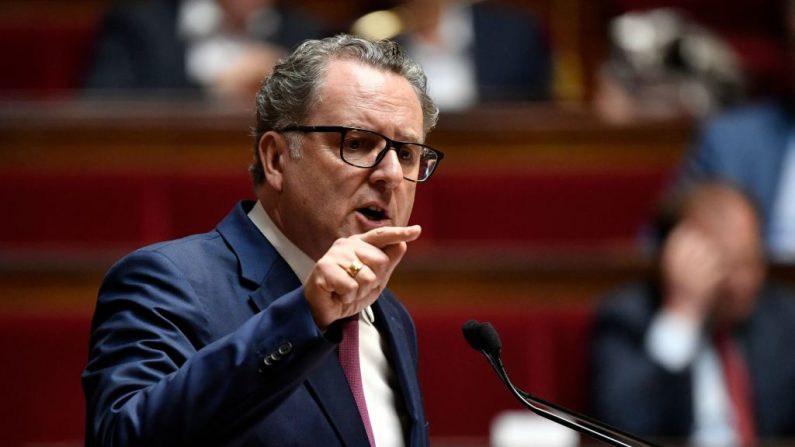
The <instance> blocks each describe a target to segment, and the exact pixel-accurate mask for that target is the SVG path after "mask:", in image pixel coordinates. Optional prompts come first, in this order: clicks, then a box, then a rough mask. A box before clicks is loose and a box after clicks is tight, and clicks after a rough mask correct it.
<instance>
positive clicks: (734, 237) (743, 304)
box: [712, 200, 764, 323]
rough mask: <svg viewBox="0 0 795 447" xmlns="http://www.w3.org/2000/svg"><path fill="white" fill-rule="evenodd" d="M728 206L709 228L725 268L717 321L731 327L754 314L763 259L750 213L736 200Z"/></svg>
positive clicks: (759, 241) (752, 214) (756, 226)
mask: <svg viewBox="0 0 795 447" xmlns="http://www.w3.org/2000/svg"><path fill="white" fill-rule="evenodd" d="M730 205H731V206H727V208H726V209H725V210H724V212H723V214H721V215H720V216H719V219H720V221H718V222H713V223H712V228H713V238H714V242H715V243H716V244H717V247H718V249H719V250H720V253H721V257H722V260H723V262H724V265H725V277H724V279H723V282H722V285H721V292H720V297H721V299H720V301H719V302H718V308H717V318H718V319H719V320H723V321H725V322H729V323H734V322H740V321H743V320H745V319H747V318H748V317H749V316H750V315H751V313H752V312H753V309H754V306H755V304H756V300H757V296H758V292H759V288H760V287H761V285H762V282H763V280H764V259H763V255H762V246H761V239H760V237H759V223H758V222H757V219H756V216H755V214H754V211H753V209H752V208H751V207H750V206H749V205H748V204H746V203H744V202H738V201H737V200H734V201H733V202H732V203H731V204H730ZM713 219H718V217H713Z"/></svg>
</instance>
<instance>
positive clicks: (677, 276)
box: [661, 222, 726, 324]
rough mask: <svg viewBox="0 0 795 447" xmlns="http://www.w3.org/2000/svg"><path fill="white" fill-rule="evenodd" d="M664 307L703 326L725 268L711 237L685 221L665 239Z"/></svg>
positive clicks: (721, 281)
mask: <svg viewBox="0 0 795 447" xmlns="http://www.w3.org/2000/svg"><path fill="white" fill-rule="evenodd" d="M661 263H662V266H661V268H662V277H663V281H664V284H665V298H664V303H663V306H664V307H665V308H666V309H667V310H669V311H672V312H674V313H676V314H678V315H680V316H682V317H683V318H687V319H690V320H691V321H694V322H695V323H697V324H701V323H702V322H703V321H704V320H705V319H706V318H708V317H709V315H710V314H711V313H712V310H713V308H714V307H715V305H716V301H717V299H718V296H719V291H720V287H721V284H722V283H723V281H724V278H725V275H726V268H725V265H724V262H723V259H722V258H721V254H720V251H719V249H718V247H717V245H716V244H715V243H713V242H712V241H711V240H710V237H709V235H708V234H706V233H705V232H704V231H703V230H701V229H699V228H698V227H696V226H695V225H693V224H691V223H688V222H683V223H681V224H680V225H679V226H677V227H676V228H675V229H674V230H673V231H672V232H671V235H670V236H669V237H668V239H667V240H666V243H665V246H664V247H663V253H662V260H661Z"/></svg>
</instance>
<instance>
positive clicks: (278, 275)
mask: <svg viewBox="0 0 795 447" xmlns="http://www.w3.org/2000/svg"><path fill="white" fill-rule="evenodd" d="M252 205H253V203H251V202H241V203H239V204H238V205H237V206H236V207H235V209H234V210H232V212H231V213H230V214H229V215H228V216H227V217H226V218H225V219H224V220H223V221H222V222H221V223H220V224H219V225H218V232H219V233H220V234H221V235H222V236H223V238H224V240H226V242H227V243H228V244H229V246H230V247H231V248H232V250H233V251H234V252H235V255H236V256H237V258H238V261H239V263H240V276H241V278H242V280H243V281H244V282H247V283H248V284H249V286H250V287H251V288H252V289H253V291H252V292H251V294H250V295H249V299H250V300H249V302H250V304H251V306H252V310H253V311H254V312H260V311H262V310H264V309H266V308H267V307H268V306H269V305H270V304H271V303H272V302H273V301H274V300H276V299H277V298H278V297H280V296H283V295H285V294H286V293H288V292H290V291H293V290H295V289H297V288H298V287H301V282H300V280H299V279H298V277H297V276H296V275H295V273H294V272H293V271H292V269H290V266H289V265H288V264H287V262H286V261H285V260H284V259H283V258H282V257H281V256H280V255H279V254H278V252H276V249H275V248H273V246H272V245H271V244H270V242H268V240H267V239H266V238H265V237H264V236H263V235H262V233H261V232H260V231H259V229H257V227H256V226H255V225H254V224H253V223H252V222H251V220H250V219H249V218H248V216H247V212H248V210H250V209H251V206H252ZM329 330H330V331H331V330H337V329H334V328H332V329H329ZM305 386H306V388H307V390H308V391H309V394H310V395H311V396H312V398H313V399H314V400H315V401H316V402H317V404H318V406H319V407H320V408H321V409H322V411H323V413H324V414H325V415H326V417H327V418H328V420H329V422H330V424H331V425H332V426H333V427H334V430H335V431H336V432H337V434H338V435H339V437H340V440H341V443H342V444H344V445H367V443H368V440H367V432H366V431H365V429H364V425H363V424H362V422H361V418H360V417H359V409H358V408H357V407H356V401H355V400H354V398H353V394H352V393H351V391H350V387H349V386H348V380H347V379H346V378H345V374H344V373H343V371H342V366H340V362H339V359H338V358H337V356H336V355H330V356H328V357H327V358H326V360H324V361H323V363H322V364H320V365H319V366H318V367H317V368H316V369H315V371H314V372H312V373H311V374H310V375H309V378H308V379H307V381H306V383H305Z"/></svg>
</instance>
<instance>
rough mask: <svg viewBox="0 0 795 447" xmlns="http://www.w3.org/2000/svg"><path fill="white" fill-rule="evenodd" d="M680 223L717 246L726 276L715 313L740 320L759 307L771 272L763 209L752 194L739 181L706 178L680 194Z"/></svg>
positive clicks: (725, 319)
mask: <svg viewBox="0 0 795 447" xmlns="http://www.w3.org/2000/svg"><path fill="white" fill-rule="evenodd" d="M675 209H676V210H675V216H674V217H673V221H674V228H676V227H679V226H683V225H688V226H690V228H693V229H695V230H697V232H698V234H699V235H700V236H701V237H702V238H704V240H705V241H706V243H707V245H708V246H709V247H711V249H712V250H714V251H715V255H716V257H717V259H718V262H719V269H720V272H721V277H720V281H719V285H718V287H717V292H716V293H717V297H716V300H715V307H714V309H713V313H712V317H713V319H714V320H715V321H716V322H717V323H721V324H734V323H737V322H741V321H743V320H745V319H746V318H747V317H748V316H750V314H751V313H752V311H753V308H754V306H755V304H756V299H757V295H758V292H759V289H760V287H761V286H762V282H763V281H764V277H765V256H764V248H763V243H762V238H761V227H760V219H759V215H758V212H757V210H756V208H755V206H754V204H753V202H752V201H751V199H749V197H748V196H747V195H746V194H745V193H743V192H742V191H741V190H740V189H738V188H736V187H735V186H733V185H731V184H728V183H725V182H720V181H712V180H705V181H702V182H698V183H693V184H691V185H689V186H688V187H686V188H685V189H684V190H682V191H681V192H680V194H679V195H678V199H677V200H676V206H675Z"/></svg>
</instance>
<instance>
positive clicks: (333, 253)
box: [304, 225, 422, 330]
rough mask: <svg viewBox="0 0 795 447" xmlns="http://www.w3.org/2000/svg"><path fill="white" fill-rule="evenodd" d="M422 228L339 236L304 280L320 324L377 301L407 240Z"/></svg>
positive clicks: (321, 326)
mask: <svg viewBox="0 0 795 447" xmlns="http://www.w3.org/2000/svg"><path fill="white" fill-rule="evenodd" d="M421 231H422V229H421V228H420V226H419V225H413V226H409V227H380V228H376V229H373V230H370V231H368V232H366V233H362V234H356V235H353V236H350V237H346V238H340V239H337V240H336V241H335V242H334V244H333V245H332V246H331V248H330V249H329V250H328V251H327V252H326V254H324V255H323V256H322V257H321V258H320V259H319V260H318V261H317V263H316V264H315V267H314V268H313V269H312V272H311V273H310V274H309V276H308V277H307V279H306V281H305V283H304V296H305V297H306V300H307V302H308V303H309V307H310V308H311V310H312V316H313V318H314V320H315V323H316V324H317V326H318V327H319V328H320V329H321V330H325V329H326V328H327V327H328V326H329V325H330V324H331V323H333V322H334V321H336V320H339V319H341V318H345V317H349V316H351V315H356V314H357V313H358V312H359V311H361V310H362V309H364V308H365V307H367V306H369V305H371V304H373V303H374V302H375V300H376V299H378V296H379V295H380V294H381V291H383V290H384V288H385V287H386V285H387V283H388V282H389V278H390V277H391V276H392V272H393V271H394V270H395V267H396V266H397V265H398V263H399V262H400V260H401V259H402V258H403V255H404V254H405V253H406V250H407V243H408V242H411V241H413V240H416V239H417V238H418V237H419V236H420V233H421Z"/></svg>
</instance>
